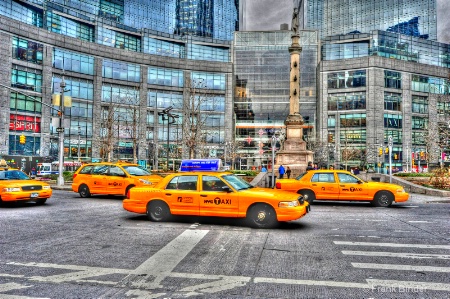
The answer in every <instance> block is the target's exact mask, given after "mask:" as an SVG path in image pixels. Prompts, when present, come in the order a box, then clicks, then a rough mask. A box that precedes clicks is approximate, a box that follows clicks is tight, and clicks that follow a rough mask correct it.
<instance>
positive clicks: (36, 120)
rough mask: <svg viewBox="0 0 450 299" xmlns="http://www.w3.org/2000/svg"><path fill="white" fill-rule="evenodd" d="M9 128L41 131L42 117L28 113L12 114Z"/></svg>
mask: <svg viewBox="0 0 450 299" xmlns="http://www.w3.org/2000/svg"><path fill="white" fill-rule="evenodd" d="M9 130H10V131H28V132H35V133H39V132H41V118H40V117H34V116H28V115H17V114H10V116H9Z"/></svg>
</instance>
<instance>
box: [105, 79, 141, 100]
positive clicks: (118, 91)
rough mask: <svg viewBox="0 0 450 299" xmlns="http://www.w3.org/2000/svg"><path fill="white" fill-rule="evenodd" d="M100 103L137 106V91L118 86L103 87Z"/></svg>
mask: <svg viewBox="0 0 450 299" xmlns="http://www.w3.org/2000/svg"><path fill="white" fill-rule="evenodd" d="M102 102H107V103H110V102H112V103H119V104H126V105H139V103H140V100H139V90H138V89H135V88H132V87H126V86H120V85H109V84H108V85H103V86H102Z"/></svg>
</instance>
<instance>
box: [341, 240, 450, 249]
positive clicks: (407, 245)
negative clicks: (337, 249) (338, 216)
mask: <svg viewBox="0 0 450 299" xmlns="http://www.w3.org/2000/svg"><path fill="white" fill-rule="evenodd" d="M333 243H334V244H336V245H351V246H377V247H408V248H427V249H450V245H429V244H397V243H373V242H346V241H333Z"/></svg>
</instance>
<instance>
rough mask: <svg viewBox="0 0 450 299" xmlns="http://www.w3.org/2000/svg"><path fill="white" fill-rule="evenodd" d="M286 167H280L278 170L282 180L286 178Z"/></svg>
mask: <svg viewBox="0 0 450 299" xmlns="http://www.w3.org/2000/svg"><path fill="white" fill-rule="evenodd" d="M284 172H285V171H284V167H283V165H280V168H278V173H279V174H280V179H282V178H283V177H284Z"/></svg>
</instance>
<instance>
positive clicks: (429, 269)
mask: <svg viewBox="0 0 450 299" xmlns="http://www.w3.org/2000/svg"><path fill="white" fill-rule="evenodd" d="M352 266H353V267H355V268H361V269H380V270H400V271H416V272H421V271H422V272H440V273H447V272H450V268H449V267H431V266H416V265H393V264H371V263H352Z"/></svg>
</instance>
